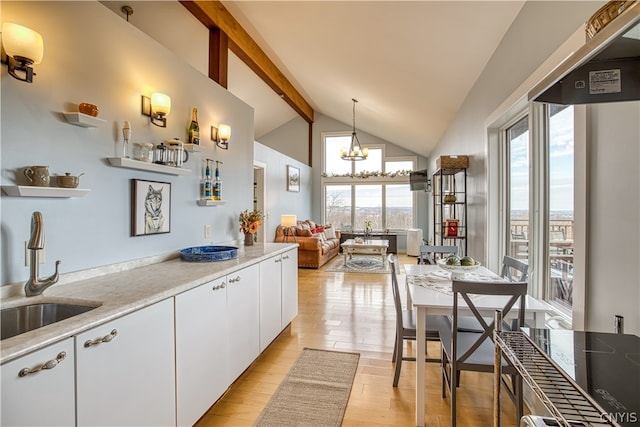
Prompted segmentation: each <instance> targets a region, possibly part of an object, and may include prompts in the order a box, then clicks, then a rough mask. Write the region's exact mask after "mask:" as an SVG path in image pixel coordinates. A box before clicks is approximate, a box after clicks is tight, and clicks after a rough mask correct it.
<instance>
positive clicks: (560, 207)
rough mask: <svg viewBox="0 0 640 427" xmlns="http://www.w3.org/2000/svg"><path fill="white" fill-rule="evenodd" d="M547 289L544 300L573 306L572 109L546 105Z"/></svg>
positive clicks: (569, 306)
mask: <svg viewBox="0 0 640 427" xmlns="http://www.w3.org/2000/svg"><path fill="white" fill-rule="evenodd" d="M546 120H547V122H548V129H549V135H548V150H547V152H548V160H547V161H548V174H549V177H548V183H549V184H548V185H549V187H548V189H547V191H548V195H549V203H548V211H547V216H548V223H549V228H548V236H547V243H548V254H549V255H548V262H547V272H548V276H547V277H548V281H547V283H548V285H547V291H546V295H545V297H546V299H547V300H549V301H550V302H553V303H555V304H557V305H560V306H561V307H562V308H564V309H566V310H570V309H571V306H572V302H573V221H574V216H573V176H574V175H573V163H574V161H573V160H574V156H573V135H574V132H573V107H572V106H564V105H548V106H547V108H546Z"/></svg>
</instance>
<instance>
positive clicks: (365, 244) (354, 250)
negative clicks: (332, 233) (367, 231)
mask: <svg viewBox="0 0 640 427" xmlns="http://www.w3.org/2000/svg"><path fill="white" fill-rule="evenodd" d="M340 246H342V253H343V254H344V265H347V264H348V262H349V260H350V259H351V256H352V255H353V254H365V255H380V256H381V257H382V263H383V264H385V265H386V262H387V248H389V241H388V240H378V239H372V240H364V239H363V240H362V241H361V242H360V241H358V242H356V240H355V239H348V240H347V241H345V242H344V243H342V244H341V245H340Z"/></svg>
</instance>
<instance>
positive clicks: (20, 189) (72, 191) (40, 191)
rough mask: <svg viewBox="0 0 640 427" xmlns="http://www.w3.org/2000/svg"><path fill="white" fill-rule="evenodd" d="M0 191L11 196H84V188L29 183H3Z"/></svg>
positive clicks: (86, 191)
mask: <svg viewBox="0 0 640 427" xmlns="http://www.w3.org/2000/svg"><path fill="white" fill-rule="evenodd" d="M2 191H4V193H5V194H6V195H7V196H13V197H84V196H86V195H87V194H88V193H89V192H90V191H91V190H89V189H86V188H62V187H35V186H30V185H3V186H2Z"/></svg>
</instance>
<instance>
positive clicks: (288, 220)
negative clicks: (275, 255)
mask: <svg viewBox="0 0 640 427" xmlns="http://www.w3.org/2000/svg"><path fill="white" fill-rule="evenodd" d="M297 223H298V217H296V216H295V215H280V225H281V226H283V227H285V229H284V241H285V243H286V242H287V240H288V238H289V235H290V234H291V227H295V226H296V224H297ZM293 241H294V242H297V240H296V236H295V235H294V236H293Z"/></svg>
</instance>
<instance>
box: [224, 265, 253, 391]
mask: <svg viewBox="0 0 640 427" xmlns="http://www.w3.org/2000/svg"><path fill="white" fill-rule="evenodd" d="M259 285H260V267H259V264H255V265H252V266H251V267H247V268H245V269H242V270H240V271H237V272H235V273H231V274H229V275H228V276H227V315H228V319H229V341H228V342H229V345H228V346H227V349H228V355H229V375H230V376H229V379H230V380H231V381H232V382H233V381H235V379H236V378H238V377H239V376H240V374H242V372H243V371H244V370H245V369H247V367H248V366H249V365H250V364H251V362H253V361H254V360H255V359H256V357H258V354H260V302H259V300H260V287H259Z"/></svg>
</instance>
